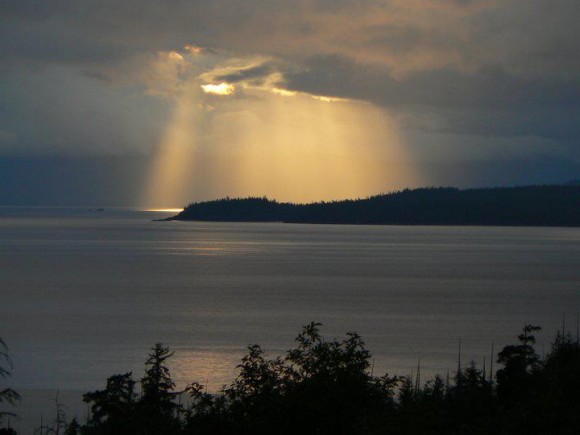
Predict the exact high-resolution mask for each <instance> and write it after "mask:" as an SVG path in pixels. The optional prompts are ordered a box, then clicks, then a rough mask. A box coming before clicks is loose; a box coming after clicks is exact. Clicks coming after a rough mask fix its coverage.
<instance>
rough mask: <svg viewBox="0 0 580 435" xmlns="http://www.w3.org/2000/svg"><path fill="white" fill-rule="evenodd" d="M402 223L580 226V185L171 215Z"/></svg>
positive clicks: (223, 203) (225, 206)
mask: <svg viewBox="0 0 580 435" xmlns="http://www.w3.org/2000/svg"><path fill="white" fill-rule="evenodd" d="M172 219H175V220H200V221H235V222H250V221H253V222H294V223H332V224H399V225H525V226H580V185H574V184H570V185H565V186H564V185H554V186H526V187H501V188H485V189H468V190H459V189H456V188H443V187H439V188H422V189H413V190H403V191H400V192H394V193H390V194H385V195H378V196H373V197H370V198H366V199H356V200H344V201H332V202H317V203H311V204H290V203H278V202H276V201H273V200H268V199H267V198H243V199H230V198H225V199H220V200H215V201H208V202H200V203H194V204H190V205H188V206H187V207H186V208H185V209H184V210H183V211H182V212H181V213H179V214H178V215H177V216H175V217H173V218H170V220H172Z"/></svg>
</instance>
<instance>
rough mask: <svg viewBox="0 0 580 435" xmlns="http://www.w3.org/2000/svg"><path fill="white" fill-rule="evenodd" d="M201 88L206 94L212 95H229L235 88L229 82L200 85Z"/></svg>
mask: <svg viewBox="0 0 580 435" xmlns="http://www.w3.org/2000/svg"><path fill="white" fill-rule="evenodd" d="M201 89H203V92H205V93H206V94H214V95H231V94H233V93H234V91H235V90H236V88H235V86H234V85H231V84H229V83H220V84H218V85H214V84H208V85H201Z"/></svg>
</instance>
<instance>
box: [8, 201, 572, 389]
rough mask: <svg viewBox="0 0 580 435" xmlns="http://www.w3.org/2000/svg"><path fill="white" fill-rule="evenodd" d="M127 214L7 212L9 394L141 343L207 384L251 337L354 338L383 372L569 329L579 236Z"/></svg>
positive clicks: (103, 374)
mask: <svg viewBox="0 0 580 435" xmlns="http://www.w3.org/2000/svg"><path fill="white" fill-rule="evenodd" d="M167 215H168V214H163V213H159V212H157V213H153V212H145V211H137V210H128V209H106V210H105V211H104V212H96V211H88V210H87V209H74V208H70V209H51V208H43V209H39V208H8V207H4V208H0V264H1V265H2V266H1V273H0V288H1V289H2V293H3V296H2V305H1V306H0V318H1V319H2V320H1V329H0V331H1V336H2V338H3V339H5V340H6V341H7V343H8V344H9V346H10V354H11V356H12V358H13V360H14V371H13V374H14V376H13V378H12V379H11V380H10V384H11V386H13V387H15V388H17V389H18V388H20V389H61V390H75V391H88V390H90V389H96V388H102V387H103V386H104V382H105V379H106V378H107V377H108V376H110V375H112V374H116V373H124V372H127V371H129V370H133V373H134V376H135V377H136V378H139V377H140V376H141V374H142V370H143V362H144V360H145V357H146V355H147V352H148V349H149V347H151V346H152V345H153V344H154V343H155V342H156V341H162V342H163V343H165V344H167V345H169V346H170V347H171V348H172V349H174V350H175V351H176V353H175V356H174V358H173V363H172V366H171V367H172V373H173V375H174V378H175V380H176V381H177V383H178V385H179V386H183V385H184V384H186V383H188V382H192V381H199V382H201V383H203V384H208V385H209V390H210V391H212V392H216V391H219V388H220V387H221V385H222V384H224V383H226V382H230V381H232V380H233V378H234V373H235V365H236V364H237V363H238V362H239V359H240V357H241V356H242V355H243V354H244V352H245V347H246V346H247V345H248V344H253V343H259V344H261V345H262V346H263V347H264V348H265V349H266V351H267V352H268V353H269V354H270V355H272V356H276V355H281V354H283V352H284V351H285V350H287V349H289V348H290V347H292V346H293V339H294V337H295V336H296V335H297V333H298V332H299V331H300V329H301V326H302V325H304V324H306V323H308V322H310V321H313V320H314V321H319V322H322V323H323V328H322V332H323V335H324V336H326V337H327V338H329V339H331V338H339V339H340V338H342V337H344V333H345V332H347V331H353V330H355V331H357V332H359V333H360V334H361V335H362V336H363V338H364V339H365V341H366V343H367V348H368V349H369V350H370V351H371V352H372V354H373V356H374V372H375V373H384V372H385V371H388V372H389V373H390V374H399V375H405V374H410V373H411V372H412V371H414V370H416V366H417V359H418V358H419V357H420V358H421V371H422V377H423V379H425V378H426V377H429V376H430V375H432V374H434V373H436V372H438V373H442V374H445V373H446V371H447V370H448V369H452V370H453V369H454V368H455V367H456V364H457V361H456V353H457V343H458V338H459V337H461V339H462V348H463V355H462V359H463V361H465V362H468V361H469V360H470V359H472V358H473V359H475V360H476V361H477V362H478V364H479V365H481V363H482V361H483V357H484V356H485V357H486V358H487V362H488V367H489V358H490V346H491V340H495V349H496V352H497V351H498V350H499V349H501V346H503V345H504V344H507V343H508V342H510V343H511V342H513V341H514V340H515V336H516V335H517V334H518V333H519V331H520V329H521V327H522V326H523V325H524V323H534V324H539V325H542V326H543V327H544V331H542V333H541V334H540V335H539V337H538V338H539V346H538V349H540V351H541V350H542V349H545V350H546V351H547V350H549V342H550V340H551V339H552V338H553V334H554V333H555V331H556V329H557V328H561V325H562V316H563V315H565V316H566V321H567V324H568V327H569V328H570V330H571V332H572V333H575V332H576V316H577V311H578V308H579V307H580V269H579V268H578V265H579V264H580V229H577V228H576V229H574V228H499V227H410V226H330V225H289V224H275V223H274V224H263V223H259V224H252V223H244V224H241V223H197V222H152V221H151V219H154V218H160V217H164V216H167Z"/></svg>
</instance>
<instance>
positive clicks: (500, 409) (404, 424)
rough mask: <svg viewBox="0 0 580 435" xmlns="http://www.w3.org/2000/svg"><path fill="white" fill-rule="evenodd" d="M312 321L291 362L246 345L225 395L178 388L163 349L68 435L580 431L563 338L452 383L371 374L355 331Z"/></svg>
mask: <svg viewBox="0 0 580 435" xmlns="http://www.w3.org/2000/svg"><path fill="white" fill-rule="evenodd" d="M319 327H320V324H318V323H310V324H309V325H307V326H305V327H304V329H303V331H302V332H301V333H300V334H299V335H298V337H297V338H296V345H295V347H294V348H293V349H290V350H289V351H288V352H287V353H286V354H285V355H283V356H279V357H276V358H267V357H266V356H265V354H264V352H263V350H262V349H261V347H260V346H258V345H254V346H249V348H248V353H247V355H246V356H244V357H243V359H242V360H241V363H240V364H239V365H238V370H239V372H238V376H237V378H236V379H235V381H234V382H233V383H232V384H230V385H227V386H224V388H223V390H222V391H221V393H219V394H208V393H207V392H206V390H205V389H204V387H203V385H201V384H198V383H193V384H191V385H189V386H188V387H187V388H185V390H183V391H176V390H175V384H174V383H173V381H172V380H171V375H170V372H169V370H168V368H167V365H166V364H167V360H168V359H169V358H170V357H171V356H172V355H173V353H172V352H170V351H169V349H168V348H167V347H165V346H163V345H162V344H159V343H158V344H156V345H155V347H153V348H152V351H151V353H150V355H149V357H148V359H147V361H146V369H145V374H144V376H143V378H142V379H141V382H140V392H138V391H137V389H136V385H137V382H136V381H135V380H134V379H133V377H132V374H131V373H125V374H121V375H115V376H111V377H110V378H109V379H108V380H107V383H106V386H105V388H104V389H103V390H99V391H94V392H90V393H87V394H85V395H84V400H85V401H86V402H87V403H88V404H89V406H90V414H89V417H88V420H87V422H86V424H84V425H81V424H79V423H78V421H77V420H76V419H74V420H73V421H72V422H70V423H69V424H68V427H67V428H66V433H68V434H69V435H73V434H99V435H100V434H119V435H120V434H138V435H148V434H151V435H153V434H156V435H162V434H274V433H275V434H577V433H580V400H579V394H580V345H579V343H578V339H577V338H576V339H575V340H573V339H572V338H571V337H570V336H569V335H567V336H564V335H562V334H560V333H558V335H557V336H556V338H555V341H554V343H553V346H552V349H551V351H550V352H549V353H548V355H547V356H546V357H545V358H540V357H539V356H538V354H537V353H536V351H535V349H534V343H535V337H534V335H533V334H534V333H535V332H537V331H538V330H539V329H540V328H539V327H536V326H532V325H527V326H525V328H524V330H523V332H522V333H521V334H520V335H519V337H518V342H517V343H516V344H513V345H510V346H506V347H505V348H504V349H503V350H502V351H501V352H499V353H498V358H497V362H498V363H499V364H500V366H501V368H500V369H499V370H498V371H497V373H496V375H495V376H493V375H492V370H489V374H488V373H487V372H486V370H485V369H483V370H482V369H480V368H478V367H477V366H476V365H475V363H473V362H472V363H470V364H469V365H468V366H467V367H461V366H460V365H458V367H457V369H456V371H455V372H454V373H453V374H452V375H449V373H448V374H447V376H446V377H441V376H436V377H435V378H434V379H430V380H428V381H427V382H426V383H422V382H421V380H420V377H419V373H418V372H417V375H416V376H402V377H401V376H391V375H389V374H384V375H382V376H376V375H374V374H373V373H372V369H371V368H370V361H371V355H370V353H369V351H368V350H367V349H366V348H365V345H364V342H363V340H362V339H361V337H360V336H359V335H357V334H356V333H349V334H347V335H346V338H345V339H344V340H342V341H336V340H332V341H326V340H324V339H323V337H322V336H321V334H320V330H319Z"/></svg>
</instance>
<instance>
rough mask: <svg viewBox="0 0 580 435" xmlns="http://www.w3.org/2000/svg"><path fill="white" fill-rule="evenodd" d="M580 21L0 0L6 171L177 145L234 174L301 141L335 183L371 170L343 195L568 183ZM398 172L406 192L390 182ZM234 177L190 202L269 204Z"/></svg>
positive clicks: (442, 4)
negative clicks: (34, 161) (10, 164)
mask: <svg viewBox="0 0 580 435" xmlns="http://www.w3.org/2000/svg"><path fill="white" fill-rule="evenodd" d="M579 18H580V3H578V1H577V0H560V1H558V2H548V1H546V0H528V1H525V2H523V1H521V0H501V1H500V0H421V1H419V0H368V1H365V0H317V1H316V0H296V1H282V0H280V1H276V0H256V1H240V0H213V1H211V2H206V1H178V0H176V1H170V2H157V1H131V0H130V1H112V0H105V1H99V2H96V1H95V2H93V1H81V2H72V1H71V2H45V1H37V2H34V1H30V2H21V1H5V2H2V4H1V5H0V78H1V80H0V154H2V155H4V156H14V155H18V156H20V157H22V156H27V155H29V156H38V155H47V154H48V155H75V156H76V155H95V154H98V155H116V156H119V155H121V156H127V155H140V156H141V157H143V156H145V158H146V157H147V156H149V155H151V156H157V157H154V158H155V160H156V163H153V166H156V165H157V170H158V169H159V165H160V163H159V160H160V159H161V157H159V155H158V154H159V153H160V152H161V151H160V150H161V149H162V148H163V147H165V148H167V147H170V146H173V147H174V152H177V151H176V150H177V149H178V148H183V150H182V151H180V152H182V154H181V155H182V157H183V156H185V155H194V154H195V155H196V156H197V161H198V162H199V161H200V160H203V161H206V160H207V159H210V160H211V156H213V160H214V163H215V161H218V160H219V161H220V162H223V161H231V162H232V163H231V165H233V166H235V167H236V168H241V167H247V166H248V165H249V163H248V162H249V161H250V160H252V159H254V160H256V157H252V158H250V157H248V155H249V154H247V153H246V157H243V156H242V154H244V152H245V151H244V150H246V151H248V150H250V149H252V147H254V153H260V154H264V153H266V154H267V153H270V152H271V153H273V154H277V155H282V154H285V153H292V152H293V151H292V147H291V144H292V143H298V142H301V143H302V144H304V143H310V152H311V154H312V155H313V156H318V157H315V158H317V159H320V156H321V155H326V156H329V155H334V156H338V157H336V159H337V160H336V162H334V163H332V164H331V166H332V165H334V166H333V167H334V169H333V170H334V171H340V172H344V171H345V168H347V167H348V168H352V165H350V166H349V164H347V163H344V162H342V160H341V163H338V161H339V160H340V159H343V160H344V159H348V161H351V162H352V161H355V160H356V161H362V160H364V161H365V162H367V163H365V164H364V165H368V162H369V161H372V162H374V163H373V164H372V165H371V166H373V165H375V166H377V165H378V166H377V169H376V171H371V172H372V174H373V177H374V178H377V177H378V178H379V179H378V180H377V181H376V182H372V183H371V182H370V181H368V182H365V183H362V184H361V187H360V188H361V190H360V191H357V190H354V191H348V193H349V194H357V193H358V194H362V193H365V192H366V191H365V189H371V188H372V189H380V186H381V183H383V184H382V185H384V186H385V187H384V188H383V189H381V190H388V189H389V188H392V187H400V186H402V185H405V183H407V184H419V183H428V184H437V183H454V184H462V183H463V184H465V183H466V181H465V180H468V179H469V183H472V184H473V183H475V184H477V183H479V184H497V183H510V176H509V174H510V173H520V172H521V171H519V170H516V168H521V167H530V168H539V169H538V170H536V171H531V173H530V174H529V175H528V176H527V178H526V177H521V176H520V177H519V178H517V179H515V178H514V179H511V182H514V183H515V182H522V181H529V182H543V181H547V182H549V181H562V180H564V179H565V178H567V177H572V176H574V172H575V171H577V170H578V168H579V166H580V145H579V143H580V127H579V126H580V56H578V55H577V41H578V40H579V39H580V27H579V26H577V21H578V19H579ZM291 100H292V101H294V102H292V103H291V102H290V101H291ZM310 100H312V101H310ZM322 103H328V104H330V105H333V104H334V105H335V106H336V105H338V106H340V107H334V108H332V109H330V108H329V107H327V106H328V104H327V105H326V106H325V105H324V104H322ZM274 112H276V113H277V114H278V116H277V117H275V116H274V115H273V113H274ZM365 114H366V116H365ZM383 118H384V119H383ZM365 119H367V120H368V124H367V123H366V121H365ZM309 120H310V121H309ZM353 120H356V125H354V121H353ZM310 124H312V125H310ZM314 124H316V125H314ZM347 124H348V125H347ZM371 129H372V130H373V131H374V132H375V133H374V134H370V133H368V130H371ZM250 130H251V131H252V133H251V134H250V133H249V131H250ZM225 131H227V133H228V134H227V135H224V132H225ZM260 132H261V133H260ZM281 135H284V138H283V139H280V141H281V142H282V143H283V144H282V145H279V149H276V146H277V141H278V139H277V138H279V137H281ZM381 138H382V139H381ZM332 141H334V142H336V143H337V145H336V148H335V150H333V149H332V147H331V145H328V142H332ZM362 141H366V142H365V144H361V142H362ZM322 142H324V146H322V145H320V144H321V143H322ZM169 143H172V144H174V145H168V144H169ZM175 143H179V144H180V145H175ZM266 143H267V144H268V147H269V148H265V147H266ZM315 144H316V145H315ZM256 147H257V148H256ZM328 147H330V148H328ZM357 147H358V148H357ZM381 147H382V148H381ZM256 149H258V150H256ZM381 150H382V151H381ZM248 152H249V151H248ZM294 152H295V153H299V154H301V155H304V154H307V153H309V151H308V149H306V148H305V147H304V146H302V145H300V144H299V145H297V148H296V149H295V150H294ZM156 153H157V154H156ZM442 156H444V158H443V157H442ZM20 157H19V158H20ZM272 158H273V159H275V158H274V157H272ZM278 158H279V159H281V157H278ZM333 158H334V157H333ZM329 159H330V160H332V158H329ZM166 160H167V159H166ZM443 160H444V161H443ZM252 161H253V160H252ZM345 161H346V160H345ZM304 162H306V160H304V161H303V165H304V166H305V167H309V165H311V163H312V162H311V161H310V160H308V162H307V163H304ZM401 162H404V164H405V165H408V168H407V169H408V170H406V171H404V173H398V175H397V176H398V177H399V179H400V182H399V183H397V182H396V180H395V179H393V177H387V176H385V177H384V180H381V179H380V173H381V171H383V172H385V173H387V172H390V173H392V170H391V169H388V168H392V167H397V166H400V165H401ZM494 162H497V165H495V169H494V170H487V172H486V171H485V170H481V171H478V173H479V174H480V176H478V178H477V179H473V177H471V178H470V177H465V174H464V170H463V169H461V168H465V167H467V166H470V165H471V166H473V165H477V164H478V163H481V165H480V167H481V168H484V167H485V168H490V167H494ZM530 162H533V164H532V163H530ZM542 162H549V164H548V163H546V166H545V167H542V166H541V165H542ZM558 162H561V163H558ZM164 164H166V165H170V164H173V163H171V162H169V161H168V160H167V161H166V162H165V163H164ZM215 164H216V165H217V166H219V165H218V164H217V163H215ZM224 164H225V163H224ZM295 164H296V165H298V166H300V162H299V161H298V160H297V161H296V162H295ZM442 164H445V165H447V166H446V168H445V169H444V170H436V169H433V168H436V167H438V165H439V166H440V165H442ZM195 165H196V164H194V163H192V165H191V166H192V167H195ZM353 165H354V166H356V164H353ZM360 165H361V166H360V168H358V169H352V171H351V176H352V179H351V180H350V181H349V183H350V182H351V181H352V180H354V179H355V178H356V177H359V176H360V174H362V173H364V172H365V171H364V170H363V166H364V165H363V164H362V163H361V164H360ZM429 165H431V166H429ZM217 166H216V167H217ZM411 166H412V167H411ZM471 166H470V167H471ZM548 166H549V169H546V168H548ZM429 167H430V168H431V169H428V168H429ZM460 167H461V168H460ZM510 167H511V168H512V170H509V169H502V171H506V172H505V174H504V173H503V172H502V171H499V172H498V170H497V168H510ZM259 168H262V166H255V167H253V170H250V169H248V170H247V171H246V172H247V173H249V172H255V171H256V170H257V169H259ZM316 168H317V169H316ZM316 168H315V167H314V166H312V168H311V171H312V174H315V173H317V171H320V168H321V166H320V164H318V166H317V167H316ZM454 168H455V169H454ZM165 170H166V171H169V170H170V169H169V166H168V168H166V169H165ZM206 170H207V165H205V166H204V167H203V168H201V169H199V171H198V173H204V171H206ZM154 171H155V169H154ZM179 171H185V169H183V168H182V169H175V170H174V171H173V173H174V175H175V174H178V173H179ZM240 171H241V172H239V173H236V175H235V176H234V175H232V176H231V179H230V180H229V181H228V182H227V183H225V184H223V189H221V190H220V189H217V190H215V186H217V185H219V184H220V182H223V180H224V178H227V175H224V174H222V178H221V181H220V180H218V178H219V177H216V176H213V175H211V174H206V176H205V177H201V176H200V177H201V178H200V177H197V178H196V179H195V180H189V181H188V183H194V182H195V184H196V189H197V190H196V191H195V192H193V190H189V191H187V192H184V193H183V198H185V197H186V196H187V195H189V196H192V199H193V197H195V196H196V195H197V197H200V196H201V197H203V196H204V195H205V196H207V195H208V194H209V193H207V192H211V194H214V193H215V194H222V193H224V194H228V193H230V192H233V193H239V194H244V193H248V194H249V193H259V192H256V191H255V189H256V186H253V187H251V186H249V185H248V184H247V182H246V181H244V180H241V178H243V177H248V174H247V173H245V172H243V171H242V170H241V169H240ZM210 172H211V171H210ZM229 172H231V171H229ZM266 172H267V171H266ZM306 172H308V171H306ZM498 173H502V174H504V176H498ZM292 174H294V173H292ZM411 174H412V175H411ZM486 174H488V175H486ZM443 175H445V176H443ZM165 176H167V174H165ZM271 176H272V177H274V176H275V174H271ZM292 176H294V175H292ZM288 177H289V178H290V177H291V176H290V175H289V176H288ZM446 177H447V178H446ZM234 178H236V180H237V181H236V180H234ZM328 178H329V180H330V181H332V182H333V183H335V184H336V183H337V180H338V178H336V177H335V175H333V172H332V170H330V172H329V173H328ZM179 179H180V178H179V177H177V175H175V181H174V183H178V182H179ZM264 181H265V180H260V182H264ZM181 182H184V181H183V179H181ZM211 183H213V184H212V185H213V186H214V187H212V188H209V187H205V188H204V187H200V185H205V186H208V185H209V184H211ZM234 185H235V187H234ZM244 185H245V186H246V187H245V188H240V186H244ZM308 185H309V184H308V183H306V182H305V184H304V186H303V189H309V187H308ZM342 188H343V189H344V188H345V187H344V186H343V187H342ZM204 189H205V190H204ZM212 189H213V190H212ZM314 190H316V191H317V194H320V195H322V196H325V197H328V196H337V194H336V191H332V192H323V191H322V190H317V189H314ZM200 191H204V192H206V193H207V194H199V192H200ZM276 192H278V193H279V194H280V195H283V196H284V195H286V196H287V194H288V193H289V192H288V191H287V189H283V188H282V187H280V188H279V189H278V190H277V191H271V192H270V193H272V194H276ZM265 193H268V192H265ZM368 193H369V194H370V193H374V192H368ZM299 197H300V195H298V196H297V197H296V198H299ZM183 198H182V197H179V199H176V200H180V201H181V200H183ZM309 199H310V197H309Z"/></svg>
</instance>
